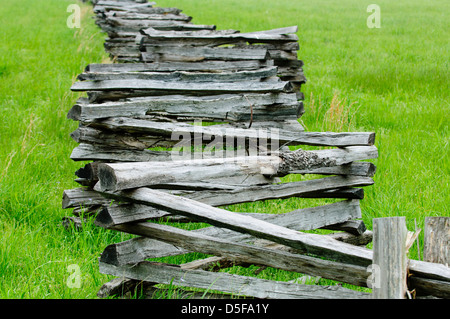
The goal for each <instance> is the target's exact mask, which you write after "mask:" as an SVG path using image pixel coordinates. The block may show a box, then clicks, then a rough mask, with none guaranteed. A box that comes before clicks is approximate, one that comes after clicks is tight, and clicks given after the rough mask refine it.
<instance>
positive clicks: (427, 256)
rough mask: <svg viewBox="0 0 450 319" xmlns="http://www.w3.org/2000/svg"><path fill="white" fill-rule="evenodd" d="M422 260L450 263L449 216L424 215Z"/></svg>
mask: <svg viewBox="0 0 450 319" xmlns="http://www.w3.org/2000/svg"><path fill="white" fill-rule="evenodd" d="M424 261H428V262H432V263H439V264H444V265H447V266H449V265H450V217H426V218H425V235H424Z"/></svg>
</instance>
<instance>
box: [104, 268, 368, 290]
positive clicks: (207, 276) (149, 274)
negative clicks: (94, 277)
mask: <svg viewBox="0 0 450 319" xmlns="http://www.w3.org/2000/svg"><path fill="white" fill-rule="evenodd" d="M100 272H101V273H104V274H111V275H115V276H122V277H127V278H131V279H134V280H143V281H150V282H151V281H154V282H159V283H164V284H173V285H175V286H180V287H195V288H203V289H208V290H219V291H223V292H226V293H230V294H233V295H235V296H252V297H256V298H281V299H283V298H288V299H291V298H296V299H328V298H329V299H336V298H337V299H345V298H349V299H360V298H369V296H370V295H369V294H367V293H362V292H357V291H354V290H349V289H346V288H342V287H340V286H326V287H325V286H312V285H299V284H294V283H288V282H278V281H272V280H264V279H259V278H250V277H244V276H239V275H232V274H228V273H222V272H221V273H214V272H208V271H204V270H184V269H182V268H181V267H179V266H174V265H167V264H160V263H152V262H140V263H138V264H135V265H125V266H113V265H110V264H106V263H102V262H101V263H100Z"/></svg>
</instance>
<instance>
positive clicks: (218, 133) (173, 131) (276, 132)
mask: <svg viewBox="0 0 450 319" xmlns="http://www.w3.org/2000/svg"><path fill="white" fill-rule="evenodd" d="M90 125H91V126H94V127H98V128H105V129H108V130H111V131H125V132H127V131H128V132H142V133H147V134H150V135H165V136H171V137H175V138H176V136H178V137H179V136H183V137H185V136H190V134H197V136H199V137H200V136H202V137H203V139H204V140H206V141H211V138H212V137H215V139H218V138H221V139H222V142H224V141H225V140H224V138H226V137H227V136H229V137H231V136H233V137H234V138H241V139H244V140H245V139H253V140H258V139H267V140H275V141H278V142H279V143H280V144H284V145H315V146H336V147H347V146H351V147H353V148H347V149H345V150H342V151H340V154H341V155H342V156H344V155H345V154H346V153H347V154H348V156H351V154H354V153H355V152H354V151H355V150H356V149H358V151H359V152H361V153H362V152H370V154H367V155H368V157H366V158H362V159H370V158H374V157H373V156H375V158H376V157H377V154H376V153H377V151H376V147H375V146H373V144H374V141H375V133H373V132H343V133H334V132H306V131H305V132H298V131H297V132H290V131H286V130H281V129H272V130H270V129H267V130H260V129H239V128H230V127H220V126H194V125H189V124H183V123H169V122H154V121H151V120H145V119H134V118H127V117H115V118H107V119H102V120H99V121H95V122H92V123H90ZM188 134H189V135H188ZM356 146H362V147H359V148H355V147H356ZM366 146H371V147H370V148H364V147H366ZM330 152H331V153H333V152H336V151H335V150H330ZM322 153H324V154H325V152H322ZM352 161H354V160H351V161H349V162H352ZM341 164H343V163H341Z"/></svg>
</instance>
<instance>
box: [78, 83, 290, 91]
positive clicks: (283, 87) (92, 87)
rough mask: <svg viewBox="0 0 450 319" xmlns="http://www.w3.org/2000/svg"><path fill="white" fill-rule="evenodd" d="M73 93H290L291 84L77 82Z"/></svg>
mask: <svg viewBox="0 0 450 319" xmlns="http://www.w3.org/2000/svg"><path fill="white" fill-rule="evenodd" d="M71 90H72V91H75V92H78V91H103V90H106V91H115V90H150V91H156V92H157V91H163V92H190V93H194V92H248V93H251V92H260V93H268V92H274V93H282V92H285V93H290V92H292V86H291V84H290V83H289V82H283V81H279V82H272V81H271V82H242V83H241V82H238V83H234V82H213V83H206V82H185V81H174V82H166V81H156V80H105V81H83V82H75V83H74V84H73V85H72V87H71Z"/></svg>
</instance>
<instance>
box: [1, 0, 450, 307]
mask: <svg viewBox="0 0 450 319" xmlns="http://www.w3.org/2000/svg"><path fill="white" fill-rule="evenodd" d="M73 2H74V1H63V0H46V1H43V0H41V1H36V0H20V1H19V0H17V1H7V0H0V4H1V8H2V10H1V11H0V275H1V284H0V298H95V297H96V293H97V291H98V289H99V287H100V286H101V285H102V284H103V283H104V282H106V281H108V280H110V278H111V277H109V276H105V275H101V274H99V272H98V264H97V258H98V256H99V255H100V253H101V252H102V251H103V249H104V248H105V247H106V246H107V245H108V244H110V243H113V242H120V241H123V240H125V239H126V238H129V237H127V236H126V235H123V234H118V233H113V232H110V231H105V230H102V229H99V228H97V227H94V226H93V225H92V223H90V222H87V223H86V224H85V227H84V231H83V232H77V231H75V230H65V229H64V228H63V227H62V226H61V218H62V217H63V216H66V215H68V214H69V213H70V212H69V211H63V210H62V209H61V197H62V192H63V190H64V189H69V188H73V187H76V186H77V185H76V184H75V183H74V182H73V178H74V174H73V173H74V172H75V170H76V169H78V168H79V167H81V166H82V164H81V163H74V162H72V161H71V160H70V159H69V155H70V153H71V151H72V149H73V148H74V147H75V146H76V143H75V142H74V141H72V140H71V139H70V137H69V133H70V132H72V131H73V130H75V128H76V126H77V123H75V122H73V121H70V120H67V119H66V114H67V112H68V110H69V109H70V108H71V106H72V105H73V103H74V102H75V100H76V99H77V97H78V95H77V94H74V93H71V92H70V90H69V88H70V86H71V84H72V82H73V81H74V80H75V77H76V75H78V74H79V73H81V72H82V71H83V69H84V67H85V66H86V65H87V64H89V63H95V62H97V63H98V62H102V61H105V59H106V58H107V56H106V54H105V52H104V49H103V40H104V38H105V35H104V34H101V33H100V32H99V30H98V28H97V27H96V26H95V25H94V22H93V20H92V19H91V16H92V13H91V12H90V11H84V17H83V19H82V29H80V30H77V29H69V28H67V26H66V19H67V17H68V16H69V14H70V13H67V12H66V8H67V6H68V4H70V3H73ZM370 3H372V1H365V0H364V1H360V0H343V1H337V0H330V1H323V0H322V1H314V2H309V1H287V0H279V1H276V2H274V1H267V0H259V1H256V0H248V1H237V0H220V1H218V0H210V1H194V0H176V1H175V0H173V1H172V0H160V1H158V4H159V5H160V6H175V7H178V8H181V9H183V11H184V13H186V14H189V15H191V16H193V17H194V19H193V22H194V23H198V24H216V25H217V27H218V29H229V28H232V29H237V30H241V31H243V32H246V31H256V30H264V29H270V28H279V27H285V26H290V25H298V26H299V32H298V35H299V38H300V41H299V42H300V46H301V49H300V51H299V57H300V59H302V60H303V61H304V62H305V67H304V71H305V74H306V77H307V78H308V83H307V84H306V85H305V86H304V87H303V88H302V91H303V92H304V93H305V108H306V114H305V115H304V116H303V117H302V119H301V120H302V122H303V124H304V125H305V127H306V128H307V129H308V130H309V131H324V130H351V131H374V132H376V133H377V139H376V146H377V147H378V149H379V153H380V156H379V158H378V159H376V160H374V163H375V164H376V165H377V168H378V170H377V174H376V175H375V178H374V179H375V185H374V186H371V187H367V188H366V198H365V199H364V200H363V201H362V202H361V206H362V211H363V219H364V221H365V223H366V224H367V226H368V227H369V228H371V226H372V219H373V218H377V217H386V216H406V218H407V224H408V228H409V229H410V230H414V221H415V220H416V222H417V224H418V225H419V227H423V222H424V218H425V217H426V216H449V211H450V210H449V207H448V203H449V198H450V194H449V176H450V172H449V167H450V165H449V145H448V144H449V140H450V134H449V119H450V117H449V115H448V114H449V113H450V107H449V93H448V92H449V87H448V83H449V60H450V56H449V49H450V48H449V44H448V39H449V38H450V34H449V33H450V31H449V30H450V28H449V22H448V14H449V13H450V10H449V6H450V4H449V3H448V1H443V0H437V1H433V2H429V1H424V0H421V1H419V0H411V1H406V0H401V1H395V2H392V1H385V0H383V1H378V2H377V4H378V5H379V6H380V8H381V28H380V29H369V28H368V27H367V26H366V19H367V17H368V15H369V13H367V12H366V8H367V6H368V5H369V4H370ZM82 7H83V8H89V7H88V6H85V5H82ZM331 114H333V115H331ZM325 202H326V201H317V200H301V199H298V200H296V199H290V200H286V201H269V202H267V203H256V204H252V205H237V206H236V207H232V209H235V210H240V211H243V210H247V211H258V212H270V213H276V212H285V211H289V210H293V209H296V208H299V207H307V206H312V205H316V204H319V203H325ZM420 240H421V241H423V236H422V235H421V236H420ZM421 246H423V242H421ZM416 251H417V248H416V247H415V246H413V247H412V249H411V251H410V258H417V252H416ZM186 258H188V257H186ZM184 261H186V260H181V259H180V260H177V261H176V262H184ZM71 264H77V265H79V267H80V271H81V274H82V282H81V288H69V287H68V286H67V285H66V282H67V280H68V278H69V276H70V274H71V273H70V272H68V271H67V267H68V266H69V265H71ZM230 271H232V272H233V273H244V274H247V275H255V274H254V269H248V270H246V269H242V268H233V269H231V270H230ZM258 277H261V278H271V279H276V280H292V279H295V278H296V277H298V275H296V274H292V273H287V272H281V271H278V270H274V269H270V268H268V269H266V270H264V271H262V272H260V273H259V274H258ZM312 281H314V280H312ZM319 283H329V281H324V280H320V282H319Z"/></svg>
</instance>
